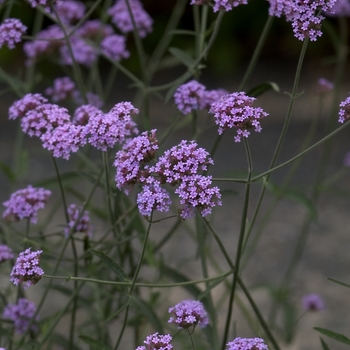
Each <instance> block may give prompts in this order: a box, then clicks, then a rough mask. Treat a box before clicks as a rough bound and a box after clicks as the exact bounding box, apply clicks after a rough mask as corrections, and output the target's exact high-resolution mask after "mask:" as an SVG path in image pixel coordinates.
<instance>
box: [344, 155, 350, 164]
mask: <svg viewBox="0 0 350 350" xmlns="http://www.w3.org/2000/svg"><path fill="white" fill-rule="evenodd" d="M343 165H344V166H346V167H350V152H347V153H346V154H345V157H344V160H343Z"/></svg>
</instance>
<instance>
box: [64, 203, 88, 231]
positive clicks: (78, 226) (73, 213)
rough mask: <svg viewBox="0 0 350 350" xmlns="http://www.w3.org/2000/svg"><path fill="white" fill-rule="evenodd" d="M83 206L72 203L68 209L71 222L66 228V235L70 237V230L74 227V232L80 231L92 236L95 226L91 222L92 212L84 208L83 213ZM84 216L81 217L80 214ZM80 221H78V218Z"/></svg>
mask: <svg viewBox="0 0 350 350" xmlns="http://www.w3.org/2000/svg"><path fill="white" fill-rule="evenodd" d="M82 209H83V207H81V206H77V205H76V204H71V205H70V206H69V207H68V209H67V211H68V217H69V223H68V225H67V227H66V228H65V229H64V233H65V235H66V237H68V235H69V232H70V231H71V230H72V229H73V228H74V231H73V233H75V232H80V233H85V234H86V235H87V236H89V237H91V236H92V231H93V227H92V226H91V223H90V213H89V212H88V211H87V210H84V212H83V213H82ZM81 214H82V216H81V217H80V215H81ZM79 217H80V219H79V221H78V222H77V220H78V218H79Z"/></svg>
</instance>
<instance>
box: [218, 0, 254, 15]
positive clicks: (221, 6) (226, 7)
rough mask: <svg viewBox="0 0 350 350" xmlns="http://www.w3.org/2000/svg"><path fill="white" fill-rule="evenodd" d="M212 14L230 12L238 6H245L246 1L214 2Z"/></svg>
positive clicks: (223, 0) (221, 0) (224, 0)
mask: <svg viewBox="0 0 350 350" xmlns="http://www.w3.org/2000/svg"><path fill="white" fill-rule="evenodd" d="M214 3H215V4H214V12H217V11H220V10H223V11H226V12H227V11H231V10H232V9H233V8H234V7H237V6H239V5H247V4H248V0H214Z"/></svg>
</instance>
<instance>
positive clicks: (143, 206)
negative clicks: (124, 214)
mask: <svg viewBox="0 0 350 350" xmlns="http://www.w3.org/2000/svg"><path fill="white" fill-rule="evenodd" d="M149 179H150V181H149V183H147V184H145V185H143V186H142V191H141V192H140V193H139V194H138V195H137V205H138V208H139V212H140V213H141V215H143V216H150V215H151V214H152V211H153V210H156V211H159V212H167V211H169V208H170V205H171V199H170V195H169V193H168V191H167V190H166V189H164V188H162V187H160V183H159V181H157V180H155V179H153V178H149ZM151 179H152V180H151Z"/></svg>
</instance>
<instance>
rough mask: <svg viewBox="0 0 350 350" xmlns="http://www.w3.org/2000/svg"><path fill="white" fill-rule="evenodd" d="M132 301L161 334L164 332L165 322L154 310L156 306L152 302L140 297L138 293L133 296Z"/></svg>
mask: <svg viewBox="0 0 350 350" xmlns="http://www.w3.org/2000/svg"><path fill="white" fill-rule="evenodd" d="M131 303H132V304H134V305H135V306H136V308H137V310H138V311H139V312H140V313H142V314H143V315H144V316H145V318H146V319H147V321H148V322H149V323H150V324H151V325H152V326H153V328H154V329H155V330H156V331H157V332H159V333H160V334H163V333H164V330H163V323H162V322H161V321H160V320H159V318H158V316H157V315H156V313H155V312H154V311H153V309H154V307H153V305H151V304H150V303H148V302H146V301H144V300H142V299H140V298H139V297H137V296H136V295H135V296H133V297H132V298H131Z"/></svg>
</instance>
